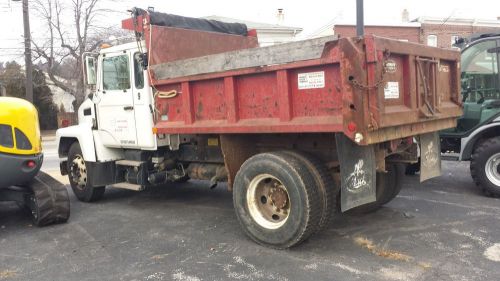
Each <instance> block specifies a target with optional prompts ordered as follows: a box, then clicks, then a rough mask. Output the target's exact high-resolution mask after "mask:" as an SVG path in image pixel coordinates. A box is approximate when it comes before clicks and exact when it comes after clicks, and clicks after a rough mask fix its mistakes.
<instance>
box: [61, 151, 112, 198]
mask: <svg viewBox="0 0 500 281" xmlns="http://www.w3.org/2000/svg"><path fill="white" fill-rule="evenodd" d="M77 155H79V156H80V157H82V159H83V155H82V150H81V148H80V144H79V143H78V142H75V143H73V144H72V145H71V147H70V148H69V152H68V178H69V183H70V185H71V189H72V190H73V193H74V194H75V196H76V198H78V200H80V201H83V202H95V201H97V200H99V199H101V198H102V196H103V195H104V191H105V187H104V186H91V185H90V183H89V180H88V179H87V181H86V185H85V187H84V188H79V187H78V184H77V183H76V182H74V181H73V178H72V177H71V163H72V162H73V160H74V159H75V157H76V156H77ZM84 160H85V159H84ZM85 167H86V169H87V171H88V166H87V163H85Z"/></svg>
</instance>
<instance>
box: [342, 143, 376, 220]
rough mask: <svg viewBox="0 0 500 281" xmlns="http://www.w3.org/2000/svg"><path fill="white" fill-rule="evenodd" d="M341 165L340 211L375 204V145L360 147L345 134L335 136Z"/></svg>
mask: <svg viewBox="0 0 500 281" xmlns="http://www.w3.org/2000/svg"><path fill="white" fill-rule="evenodd" d="M335 140H336V142H337V154H338V158H339V163H340V177H341V186H342V187H341V189H340V209H341V211H342V212H345V211H347V210H349V209H352V208H354V207H358V206H360V205H364V204H368V203H371V202H374V201H375V200H376V199H377V198H376V184H375V183H376V179H375V177H376V163H375V149H374V147H373V145H368V146H360V145H357V144H356V143H354V142H353V141H351V140H350V139H349V138H347V137H346V136H345V135H343V134H335Z"/></svg>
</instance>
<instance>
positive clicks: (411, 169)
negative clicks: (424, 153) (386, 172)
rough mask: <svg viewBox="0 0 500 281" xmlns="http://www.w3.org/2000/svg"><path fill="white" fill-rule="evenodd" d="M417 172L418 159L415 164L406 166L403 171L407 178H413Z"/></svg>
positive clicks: (418, 168) (418, 167) (418, 170)
mask: <svg viewBox="0 0 500 281" xmlns="http://www.w3.org/2000/svg"><path fill="white" fill-rule="evenodd" d="M418 172H420V158H419V159H418V162H417V163H412V164H408V165H407V166H406V169H405V174H406V175H407V176H414V175H415V174H416V173H418Z"/></svg>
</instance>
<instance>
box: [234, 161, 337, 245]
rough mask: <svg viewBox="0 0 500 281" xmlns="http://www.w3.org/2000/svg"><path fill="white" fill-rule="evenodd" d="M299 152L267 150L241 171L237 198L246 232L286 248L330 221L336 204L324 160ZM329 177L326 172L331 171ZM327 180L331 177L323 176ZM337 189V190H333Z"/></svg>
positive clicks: (267, 243)
mask: <svg viewBox="0 0 500 281" xmlns="http://www.w3.org/2000/svg"><path fill="white" fill-rule="evenodd" d="M310 159H311V158H308V157H306V156H304V155H302V154H298V153H296V152H271V153H261V154H257V155H255V156H253V157H251V158H249V159H248V160H247V161H245V163H243V165H242V166H241V168H240V170H239V171H238V173H237V174H236V178H235V182H234V190H233V203H234V208H235V211H236V215H237V218H238V220H239V222H240V224H241V226H242V227H243V229H244V231H245V232H246V234H247V235H248V236H249V237H250V238H251V239H253V240H254V241H256V242H257V243H259V244H262V245H265V246H268V247H273V248H278V249H284V248H289V247H292V246H294V245H297V244H299V243H301V242H302V241H304V240H306V239H307V238H308V237H309V236H311V235H312V234H313V233H315V232H316V231H317V230H319V229H320V228H321V227H324V226H326V224H327V222H328V220H329V215H327V214H326V212H328V211H330V212H333V209H331V210H326V209H327V208H328V207H327V204H333V201H331V199H326V198H325V194H326V193H325V191H324V190H322V188H323V187H322V186H321V184H324V187H325V188H326V187H328V188H333V186H327V185H328V184H330V183H331V184H332V185H333V180H331V182H330V181H329V180H326V181H325V179H324V178H322V172H320V171H318V170H317V167H319V168H320V169H321V167H320V166H319V164H318V165H317V166H315V164H311V162H310ZM325 178H326V177H325ZM322 181H325V182H322ZM329 194H331V195H333V193H329Z"/></svg>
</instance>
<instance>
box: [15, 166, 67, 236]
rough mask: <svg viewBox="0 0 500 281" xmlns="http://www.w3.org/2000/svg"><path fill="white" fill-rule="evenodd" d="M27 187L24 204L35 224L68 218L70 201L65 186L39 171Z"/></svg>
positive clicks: (64, 220)
mask: <svg viewBox="0 0 500 281" xmlns="http://www.w3.org/2000/svg"><path fill="white" fill-rule="evenodd" d="M28 187H29V188H30V189H31V191H32V192H30V193H29V194H26V199H25V200H26V206H27V207H28V209H29V211H30V212H31V215H32V219H33V223H34V224H35V225H37V226H45V225H49V224H57V223H64V222H66V221H67V220H68V219H69V215H70V203H69V196H68V190H67V189H66V186H65V185H64V184H62V183H61V182H59V181H57V180H56V179H54V178H53V177H51V176H50V175H48V174H46V173H44V172H42V171H40V172H38V174H37V175H36V176H35V177H34V178H33V179H32V180H31V182H30V183H29V185H28Z"/></svg>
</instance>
